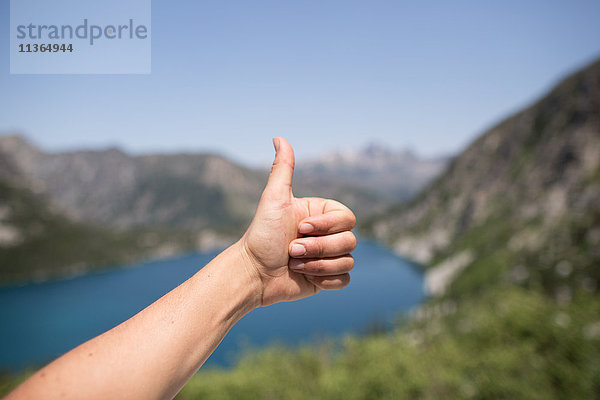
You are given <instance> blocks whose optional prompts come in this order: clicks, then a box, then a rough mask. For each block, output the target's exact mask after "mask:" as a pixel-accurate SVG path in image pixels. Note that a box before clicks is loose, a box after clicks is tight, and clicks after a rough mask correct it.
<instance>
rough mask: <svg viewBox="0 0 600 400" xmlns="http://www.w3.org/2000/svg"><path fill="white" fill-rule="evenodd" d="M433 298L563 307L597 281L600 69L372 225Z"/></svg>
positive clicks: (467, 154)
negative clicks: (545, 299) (516, 292)
mask: <svg viewBox="0 0 600 400" xmlns="http://www.w3.org/2000/svg"><path fill="white" fill-rule="evenodd" d="M369 229H370V231H371V232H372V234H373V235H374V236H375V237H377V238H379V239H381V240H383V241H385V242H387V243H388V244H389V245H390V246H391V247H392V248H393V249H394V250H395V251H397V252H398V253H400V254H403V255H405V256H408V257H410V258H412V259H414V260H417V261H419V262H421V263H424V264H426V265H427V266H428V267H429V268H430V270H429V272H428V275H427V278H428V279H427V285H428V288H429V291H430V292H431V293H433V294H437V295H441V294H444V293H445V294H447V295H456V296H464V295H467V294H469V293H473V292H478V291H482V290H485V288H488V287H491V286H495V285H498V284H502V283H517V284H519V285H521V286H524V287H530V288H539V289H541V290H543V291H545V292H546V293H548V294H550V295H552V296H553V297H554V298H557V299H559V300H560V299H562V300H568V299H569V298H570V297H571V296H572V295H573V293H575V292H577V291H581V290H582V291H584V292H595V291H596V290H597V288H598V281H599V278H600V269H599V268H598V265H600V61H596V62H595V63H593V64H591V65H589V66H588V67H587V68H585V69H583V70H581V71H579V72H577V73H575V74H573V75H572V76H570V77H568V78H566V79H565V80H563V81H562V82H560V83H559V84H558V85H557V86H556V87H555V88H554V89H553V90H551V91H550V93H548V94H547V95H546V96H544V97H543V98H542V99H540V100H539V101H537V102H536V103H535V104H533V105H531V106H530V107H528V108H526V109H525V110H523V111H521V112H519V113H517V114H515V115H513V116H511V117H510V118H507V119H506V120H504V121H502V122H501V123H499V124H497V125H496V126H494V127H493V128H491V129H490V130H489V131H487V132H486V133H485V134H483V135H482V136H481V137H480V138H478V139H477V140H476V141H475V142H473V143H472V144H471V145H470V146H469V147H468V148H467V149H466V150H465V151H464V152H463V153H462V154H460V155H459V156H457V157H456V158H455V159H454V160H453V161H452V162H451V163H450V165H449V168H448V170H447V171H446V172H445V173H443V174H442V175H441V176H440V177H438V178H437V179H436V180H435V181H434V182H433V183H432V184H430V185H429V186H428V187H427V188H426V189H425V190H424V191H423V192H422V193H421V194H420V195H419V196H417V197H416V198H415V199H413V200H412V201H411V202H410V203H408V204H404V205H398V206H395V207H393V208H392V209H390V210H388V212H386V213H385V214H384V215H382V216H380V217H377V218H374V219H373V220H371V221H370V223H369Z"/></svg>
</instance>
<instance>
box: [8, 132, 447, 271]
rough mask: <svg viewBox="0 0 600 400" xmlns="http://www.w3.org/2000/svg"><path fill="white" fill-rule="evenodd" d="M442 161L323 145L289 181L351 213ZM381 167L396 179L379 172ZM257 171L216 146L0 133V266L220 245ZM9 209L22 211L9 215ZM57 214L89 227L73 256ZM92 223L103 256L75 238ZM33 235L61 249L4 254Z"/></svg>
mask: <svg viewBox="0 0 600 400" xmlns="http://www.w3.org/2000/svg"><path fill="white" fill-rule="evenodd" d="M445 162H446V161H445V159H439V160H422V159H419V158H418V157H416V156H415V155H413V154H412V153H410V152H407V151H401V152H395V151H392V150H389V149H388V150H386V149H385V148H384V147H382V146H380V147H377V146H370V147H368V148H366V149H365V150H362V151H354V152H351V153H344V154H342V153H334V154H327V155H324V156H323V157H322V158H319V159H316V160H312V161H310V162H307V163H305V164H302V163H299V164H298V166H297V168H296V171H297V176H296V179H295V182H294V191H295V193H296V194H297V195H301V196H304V195H313V196H321V197H330V198H335V199H338V200H340V201H342V202H344V203H346V204H348V205H349V206H350V207H351V208H353V209H354V210H355V212H356V213H357V214H358V215H369V214H372V213H373V212H375V211H381V210H383V209H385V208H386V207H387V206H389V205H390V204H392V203H393V202H395V201H398V200H399V199H403V198H407V197H408V196H410V195H411V194H414V193H416V191H417V190H418V189H419V188H420V187H422V186H423V185H425V184H426V183H427V182H428V181H430V180H431V179H433V178H434V177H435V175H437V174H439V173H440V172H441V171H442V169H443V168H444V166H445ZM382 169H384V170H388V171H390V172H391V173H393V174H397V176H398V179H396V180H395V181H393V180H391V179H390V177H389V174H387V175H384V174H380V171H382ZM267 172H268V171H267V170H266V169H265V170H257V169H251V168H247V167H244V166H242V165H239V164H237V163H235V162H234V161H231V160H229V159H227V158H225V157H223V156H220V155H216V154H147V155H138V156H132V155H129V154H127V153H125V152H124V151H122V150H120V149H117V148H109V149H105V150H87V151H69V152H58V153H51V152H45V151H43V150H41V149H40V148H38V147H37V146H35V145H33V144H32V143H30V142H29V141H27V140H26V139H25V138H24V137H22V136H14V135H13V136H4V137H0V183H2V184H3V190H2V191H1V192H0V194H2V197H0V206H2V209H3V210H5V211H4V214H0V221H1V223H0V257H2V255H3V254H8V255H6V257H5V260H7V261H6V262H7V264H10V267H4V268H3V275H7V274H8V272H7V271H8V270H11V271H12V273H11V274H8V275H11V276H13V275H14V276H17V277H18V276H21V275H22V276H23V277H27V276H30V275H31V273H32V271H37V272H36V276H40V277H43V276H45V275H46V273H48V274H49V275H50V276H52V275H56V274H58V275H60V274H62V273H64V272H65V271H71V272H72V271H75V272H77V271H80V270H85V269H86V268H88V267H89V266H91V265H106V264H111V263H121V262H128V261H132V260H135V259H137V258H140V257H142V258H144V257H159V256H166V255H170V254H174V253H177V252H182V251H188V250H207V249H212V248H218V247H223V246H225V245H226V244H227V243H230V242H231V241H232V240H234V239H235V238H236V237H239V235H241V233H242V232H243V230H244V229H245V227H246V226H247V225H248V224H249V222H250V219H251V217H252V215H253V213H254V210H255V207H256V204H257V202H258V198H259V196H260V193H261V192H262V189H263V187H264V184H265V182H266V177H267ZM379 176H380V177H379ZM378 177H379V178H378ZM365 178H368V179H365ZM23 196H24V197H23ZM22 197H23V198H25V197H26V198H27V199H29V200H28V202H25V203H23V202H21V204H16V203H15V201H14V199H16V198H22ZM11 199H13V200H11ZM25 204H29V206H28V207H27V206H25ZM15 210H21V211H20V213H21V214H22V216H21V217H19V218H17V217H15V215H16V214H15V213H16V211H15ZM41 210H44V211H43V212H44V213H46V214H47V215H48V216H52V218H51V220H52V222H48V224H47V225H48V226H45V227H44V228H43V229H41V228H40V229H38V231H39V232H40V233H37V234H34V232H36V230H35V229H33V230H32V229H30V228H29V227H27V226H24V225H22V223H23V222H22V221H25V220H28V221H29V220H30V221H31V223H32V224H38V225H39V223H40V222H39V221H38V222H36V221H37V220H38V219H39V218H38V217H39V216H38V217H36V215H37V214H38V213H39V212H41ZM2 215H4V216H2ZM58 221H61V222H60V223H61V224H66V225H68V226H71V227H77V229H78V230H82V231H86V232H88V233H89V235H90V236H89V237H88V236H87V235H84V234H82V233H81V232H80V234H79V235H78V237H79V238H80V240H78V241H77V243H78V249H79V250H78V251H74V252H73V254H78V255H77V256H76V257H74V259H73V260H69V257H68V254H69V251H68V249H69V247H70V244H71V242H69V240H67V238H64V239H59V238H58V237H57V235H56V234H52V235H50V232H53V227H52V226H51V225H53V224H57V223H58ZM42 232H43V233H42ZM99 232H102V235H100V236H102V237H104V238H105V240H109V241H111V242H113V246H114V248H115V250H113V251H112V252H109V253H108V254H106V255H103V256H101V254H99V253H101V251H99V250H98V251H92V250H91V249H90V245H87V244H85V243H88V242H89V243H92V242H93V243H97V242H98V239H97V238H95V236H96V235H98V234H99ZM50 236H51V237H50ZM59 236H60V235H59ZM69 236H72V235H69ZM33 238H35V239H36V240H37V242H39V243H38V244H39V245H41V243H43V242H44V240H45V239H44V238H46V239H47V240H49V241H50V242H52V243H57V242H59V241H60V242H63V243H64V244H63V245H62V246H63V247H65V252H64V254H65V257H66V258H61V257H58V258H57V257H56V255H55V254H53V253H52V250H51V249H49V250H48V251H50V253H51V254H48V257H49V258H52V259H56V261H55V262H51V263H49V264H48V263H39V262H38V261H36V260H37V259H38V257H37V256H34V254H39V255H41V254H44V251H43V250H42V249H41V248H39V246H37V245H36V246H35V247H34V249H29V250H28V251H26V252H25V251H21V252H20V253H19V254H20V255H19V257H18V259H17V260H13V258H14V253H15V252H18V251H19V249H25V248H28V247H27V244H28V243H30V241H31V240H33ZM84 238H85V239H84ZM111 238H112V239H111ZM125 238H127V240H125ZM73 243H74V242H73ZM98 247H99V248H100V247H101V246H98ZM36 249H37V250H36ZM86 249H87V250H86ZM116 249H120V251H116ZM86 254H89V255H90V256H89V257H86ZM92 254H94V255H93V256H92ZM61 263H62V266H61ZM50 264H51V265H50ZM19 271H21V272H19Z"/></svg>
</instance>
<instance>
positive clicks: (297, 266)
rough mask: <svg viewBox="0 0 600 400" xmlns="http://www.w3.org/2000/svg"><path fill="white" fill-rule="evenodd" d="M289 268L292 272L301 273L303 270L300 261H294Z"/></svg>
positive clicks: (302, 264)
mask: <svg viewBox="0 0 600 400" xmlns="http://www.w3.org/2000/svg"><path fill="white" fill-rule="evenodd" d="M290 268H291V269H293V270H294V271H302V270H303V269H304V263H303V262H302V261H294V260H292V263H291V265H290Z"/></svg>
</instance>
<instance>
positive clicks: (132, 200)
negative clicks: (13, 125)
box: [0, 136, 265, 231]
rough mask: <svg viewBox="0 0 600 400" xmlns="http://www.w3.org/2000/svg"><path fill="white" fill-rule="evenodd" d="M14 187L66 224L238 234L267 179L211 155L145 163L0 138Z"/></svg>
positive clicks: (112, 152)
mask: <svg viewBox="0 0 600 400" xmlns="http://www.w3.org/2000/svg"><path fill="white" fill-rule="evenodd" d="M0 153H3V154H4V157H5V158H7V159H8V160H9V161H10V162H11V163H12V164H13V165H14V166H15V168H16V169H17V170H18V172H19V179H18V181H17V183H19V184H21V185H22V186H25V187H28V188H31V189H32V190H33V191H35V192H37V193H40V194H43V195H44V196H45V197H46V198H47V199H48V200H50V202H51V203H52V204H53V206H55V207H57V208H58V209H59V210H60V211H61V212H63V213H64V214H65V215H66V216H68V217H69V218H71V219H73V220H76V221H84V222H87V223H92V224H101V225H106V226H110V227H115V228H132V227H139V226H155V225H158V226H168V227H172V228H180V229H195V230H200V229H210V230H214V231H228V230H236V231H237V230H239V229H240V226H243V225H245V224H247V223H248V222H249V218H250V215H251V214H252V213H253V212H254V207H255V204H256V202H257V201H258V196H259V194H260V191H261V189H262V186H263V185H264V178H265V175H264V173H262V172H257V171H252V170H249V169H247V168H243V167H241V166H238V165H236V164H234V163H233V162H231V161H228V160H226V159H225V158H223V157H221V156H217V155H212V154H194V155H191V154H175V155H159V154H157V155H144V156H137V157H133V156H130V155H128V154H126V153H124V152H122V151H120V150H118V149H114V148H113V149H107V150H97V151H73V152H66V153H47V152H43V151H41V150H40V149H38V148H37V147H35V146H33V145H32V144H30V143H29V142H27V141H26V140H24V139H23V138H21V137H18V136H8V137H3V138H0Z"/></svg>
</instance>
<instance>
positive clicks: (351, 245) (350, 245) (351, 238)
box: [348, 232, 356, 251]
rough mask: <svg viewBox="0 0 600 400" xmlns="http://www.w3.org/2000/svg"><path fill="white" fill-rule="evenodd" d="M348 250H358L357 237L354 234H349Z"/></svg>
mask: <svg viewBox="0 0 600 400" xmlns="http://www.w3.org/2000/svg"><path fill="white" fill-rule="evenodd" d="M348 248H349V249H350V250H351V251H352V250H354V249H355V248H356V236H354V233H352V232H348Z"/></svg>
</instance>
